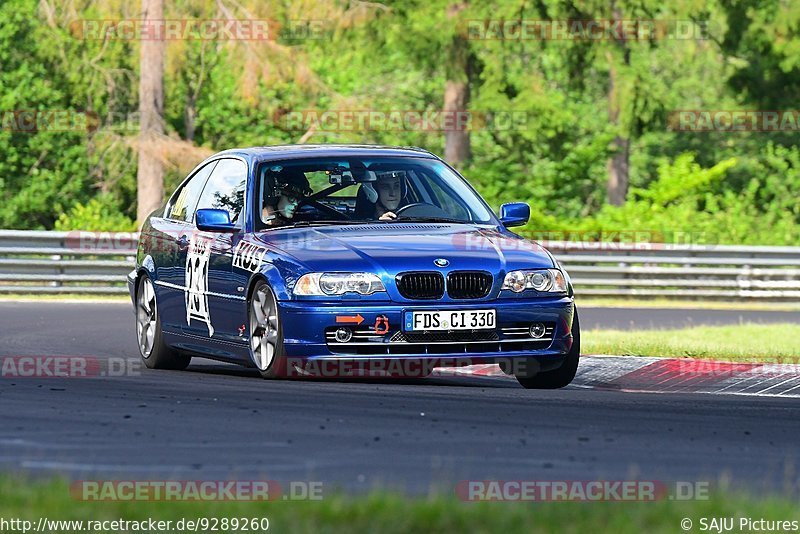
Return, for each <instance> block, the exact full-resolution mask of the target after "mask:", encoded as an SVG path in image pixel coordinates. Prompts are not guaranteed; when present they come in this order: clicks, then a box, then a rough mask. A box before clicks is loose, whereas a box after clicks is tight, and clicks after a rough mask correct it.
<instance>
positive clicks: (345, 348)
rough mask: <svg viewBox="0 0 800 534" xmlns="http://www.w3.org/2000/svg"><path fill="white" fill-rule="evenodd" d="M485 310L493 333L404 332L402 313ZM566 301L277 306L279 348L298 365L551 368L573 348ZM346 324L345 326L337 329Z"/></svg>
mask: <svg viewBox="0 0 800 534" xmlns="http://www.w3.org/2000/svg"><path fill="white" fill-rule="evenodd" d="M470 309H475V310H485V309H494V310H496V312H497V324H496V328H495V329H492V330H474V331H456V332H413V333H411V332H405V331H404V329H403V317H404V314H405V312H408V311H421V310H441V311H446V310H470ZM573 313H574V305H573V299H572V298H570V297H563V298H538V299H495V300H493V301H481V302H470V303H467V302H464V303H452V302H448V303H446V304H444V303H439V302H420V303H413V304H412V303H403V304H400V303H389V302H386V303H380V304H379V303H374V302H370V303H367V302H364V303H348V302H339V303H335V304H334V303H319V302H315V301H284V302H281V303H280V316H281V324H282V328H283V338H284V345H285V349H286V354H287V356H288V357H289V358H298V359H302V360H387V359H388V360H396V359H408V360H437V361H441V362H442V364H443V365H447V364H448V362H452V361H459V362H463V361H464V360H465V359H468V360H469V361H470V362H471V363H494V362H498V361H502V360H505V359H508V358H534V359H537V360H540V361H541V362H548V361H551V362H553V363H558V364H559V365H560V362H561V361H562V360H563V357H564V355H566V354H567V352H569V350H570V348H571V346H572V335H571V327H572V317H573ZM344 321H349V322H344ZM532 323H544V324H546V325H548V326H547V334H546V336H543V339H534V338H532V337H530V336H529V335H527V334H526V332H527V328H528V326H529V325H531V324H532ZM339 327H348V328H350V329H351V330H352V332H353V333H354V336H353V339H352V340H351V341H349V342H346V343H341V342H337V341H336V340H335V337H334V335H333V333H334V331H335V330H336V329H337V328H339Z"/></svg>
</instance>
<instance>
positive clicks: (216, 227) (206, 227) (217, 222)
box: [194, 208, 239, 232]
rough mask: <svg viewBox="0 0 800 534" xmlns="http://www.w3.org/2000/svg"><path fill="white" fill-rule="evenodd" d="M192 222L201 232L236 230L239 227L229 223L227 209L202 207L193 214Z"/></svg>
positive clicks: (229, 217) (229, 218)
mask: <svg viewBox="0 0 800 534" xmlns="http://www.w3.org/2000/svg"><path fill="white" fill-rule="evenodd" d="M194 223H195V226H197V229H198V230H202V231H203V232H236V231H238V230H239V228H238V227H237V226H236V225H234V224H231V216H230V214H228V210H218V209H211V208H204V209H200V210H197V212H196V213H195V214H194Z"/></svg>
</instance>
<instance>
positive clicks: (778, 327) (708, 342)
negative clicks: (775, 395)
mask: <svg viewBox="0 0 800 534" xmlns="http://www.w3.org/2000/svg"><path fill="white" fill-rule="evenodd" d="M798 339H800V324H788V323H787V324H755V323H743V324H740V325H726V326H695V327H690V328H681V329H675V330H587V331H585V332H583V336H582V338H581V345H582V346H581V352H583V353H585V354H619V355H623V356H666V357H683V358H709V359H716V360H728V361H737V362H772V363H775V362H783V363H796V362H797V361H798V359H800V343H798V342H797V340H798Z"/></svg>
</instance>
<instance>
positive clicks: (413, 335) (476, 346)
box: [325, 322, 555, 356]
mask: <svg viewBox="0 0 800 534" xmlns="http://www.w3.org/2000/svg"><path fill="white" fill-rule="evenodd" d="M544 324H545V327H546V329H545V334H544V335H543V336H542V337H541V338H532V337H530V335H529V334H528V325H527V324H526V323H515V324H512V325H509V326H505V327H501V328H498V329H496V330H465V331H446V332H402V331H400V330H391V331H389V332H387V333H386V334H383V335H378V334H375V331H374V329H372V328H371V327H365V326H362V327H358V328H355V329H354V330H353V339H352V341H349V342H343V343H340V342H337V341H336V338H335V331H336V327H330V328H328V329H326V331H325V341H326V345H327V347H328V349H329V350H330V351H331V353H333V354H350V355H354V356H355V355H389V356H391V355H395V354H397V355H401V354H402V355H433V354H467V355H470V354H482V353H489V352H507V351H536V350H544V349H547V348H548V347H550V345H551V344H552V343H553V334H554V332H555V323H552V322H546V323H544Z"/></svg>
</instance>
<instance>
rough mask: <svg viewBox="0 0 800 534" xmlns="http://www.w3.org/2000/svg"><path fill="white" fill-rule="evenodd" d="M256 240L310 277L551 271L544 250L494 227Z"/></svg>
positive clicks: (322, 231)
mask: <svg viewBox="0 0 800 534" xmlns="http://www.w3.org/2000/svg"><path fill="white" fill-rule="evenodd" d="M256 238H257V239H258V240H259V241H261V242H262V243H264V244H265V245H267V246H268V247H270V248H273V249H279V250H280V251H282V252H283V253H284V254H287V255H289V256H291V257H293V258H294V259H295V260H296V261H297V262H298V263H300V264H301V266H303V267H305V268H307V269H308V270H309V271H347V272H353V271H369V272H376V273H381V272H385V273H386V274H390V275H393V274H396V273H398V272H403V271H414V270H426V271H430V270H439V268H440V267H438V266H437V265H436V264H434V260H437V259H444V260H447V262H449V264H448V265H446V266H445V269H444V270H447V271H450V270H462V269H464V270H476V269H478V270H487V271H490V272H493V273H498V272H500V271H507V270H512V269H521V268H550V267H553V266H554V264H553V260H552V259H551V257H550V255H549V254H548V253H547V252H546V251H545V249H544V248H542V247H541V246H540V245H538V244H536V243H533V242H531V241H528V240H526V239H522V238H520V237H518V236H516V235H514V234H509V233H501V232H499V231H498V230H497V229H495V228H492V227H481V226H475V225H469V224H430V223H389V224H365V225H340V226H317V227H306V228H283V229H274V230H267V231H263V232H261V233H259V234H257V235H256ZM276 252H277V251H276Z"/></svg>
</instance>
